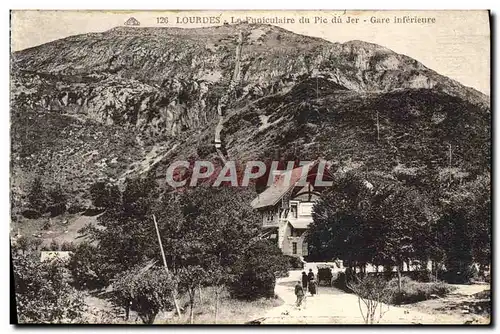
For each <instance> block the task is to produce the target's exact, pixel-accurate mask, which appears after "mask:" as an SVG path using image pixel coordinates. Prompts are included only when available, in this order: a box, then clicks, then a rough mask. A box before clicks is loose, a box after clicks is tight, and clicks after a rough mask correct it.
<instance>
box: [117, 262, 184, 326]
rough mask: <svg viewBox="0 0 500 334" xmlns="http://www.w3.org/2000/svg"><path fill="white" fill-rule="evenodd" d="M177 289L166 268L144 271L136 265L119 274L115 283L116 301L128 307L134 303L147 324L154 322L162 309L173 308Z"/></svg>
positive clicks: (134, 306)
mask: <svg viewBox="0 0 500 334" xmlns="http://www.w3.org/2000/svg"><path fill="white" fill-rule="evenodd" d="M175 289H176V284H175V281H174V280H173V278H172V276H171V275H170V274H167V273H166V272H165V269H164V268H151V269H149V270H145V271H144V270H141V269H140V268H139V267H136V268H134V269H132V270H129V271H127V272H125V273H121V274H119V275H118V277H117V279H116V280H115V282H114V283H113V293H114V299H115V302H116V303H117V304H118V305H120V306H126V307H128V305H130V303H132V307H133V308H134V309H135V310H136V311H137V314H138V315H139V317H140V318H141V319H142V321H143V322H144V323H145V324H152V323H153V322H154V320H155V319H156V316H157V315H158V313H159V312H160V311H162V310H165V311H168V310H171V309H173V300H172V292H173V291H175ZM127 313H128V312H127Z"/></svg>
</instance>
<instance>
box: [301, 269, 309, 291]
mask: <svg viewBox="0 0 500 334" xmlns="http://www.w3.org/2000/svg"><path fill="white" fill-rule="evenodd" d="M308 282H309V277H307V274H306V272H305V271H303V272H302V288H303V289H304V291H306V290H307V285H308V284H307V283H308Z"/></svg>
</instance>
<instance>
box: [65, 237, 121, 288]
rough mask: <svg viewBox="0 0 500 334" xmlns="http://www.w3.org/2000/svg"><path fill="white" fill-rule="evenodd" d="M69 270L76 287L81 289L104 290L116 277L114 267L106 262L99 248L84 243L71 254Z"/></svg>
mask: <svg viewBox="0 0 500 334" xmlns="http://www.w3.org/2000/svg"><path fill="white" fill-rule="evenodd" d="M110 267H111V269H110ZM68 268H69V270H70V271H71V275H72V276H73V283H74V285H75V286H76V287H78V288H80V289H98V288H102V287H104V286H106V285H107V284H108V283H109V282H110V280H111V279H112V278H113V276H114V270H113V269H114V266H113V265H112V264H109V263H108V262H106V259H104V258H103V256H102V255H101V254H100V253H99V249H98V247H97V246H95V245H92V244H90V243H88V242H82V243H81V244H79V245H78V246H77V247H76V249H75V250H74V251H73V253H72V254H71V257H70V260H69V262H68Z"/></svg>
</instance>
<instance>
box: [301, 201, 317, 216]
mask: <svg viewBox="0 0 500 334" xmlns="http://www.w3.org/2000/svg"><path fill="white" fill-rule="evenodd" d="M313 205H314V203H300V215H301V216H310V215H311V213H312V208H313Z"/></svg>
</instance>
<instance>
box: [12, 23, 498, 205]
mask: <svg viewBox="0 0 500 334" xmlns="http://www.w3.org/2000/svg"><path fill="white" fill-rule="evenodd" d="M240 33H241V34H242V37H243V38H242V40H243V43H242V49H241V57H240V60H239V69H240V70H239V73H238V74H239V75H238V76H239V78H240V79H239V81H238V83H237V84H236V85H235V90H234V92H233V93H231V95H230V100H229V104H228V108H227V114H226V115H225V117H224V120H223V121H222V123H221V124H222V133H221V134H222V138H223V140H224V144H225V146H226V148H227V151H228V154H229V157H230V159H233V160H239V161H246V160H252V159H266V158H272V157H273V156H274V155H275V152H276V150H278V149H279V150H280V151H281V153H282V155H285V154H287V155H288V156H293V157H300V158H301V159H306V158H316V157H317V156H318V155H323V156H324V157H325V158H327V159H330V160H333V161H336V162H337V163H338V164H339V165H341V166H343V167H344V168H360V169H363V170H367V171H375V172H379V173H383V174H386V175H394V174H401V173H406V174H411V175H413V174H415V175H422V174H426V173H434V174H436V175H441V174H443V173H445V174H446V173H448V174H449V173H451V172H453V174H454V175H457V177H461V178H473V177H475V176H477V175H478V174H481V173H484V172H487V171H489V166H490V136H491V134H490V117H491V115H490V103H489V97H488V96H486V95H484V94H482V93H480V92H478V91H476V90H474V89H472V88H469V87H465V86H463V85H461V84H460V83H458V82H456V81H454V80H451V79H449V78H447V77H445V76H442V75H440V74H438V73H436V72H435V71H433V70H431V69H429V68H427V67H425V66H424V65H422V64H421V63H419V62H418V61H416V60H414V59H412V58H410V57H407V56H405V55H401V54H397V53H395V52H393V51H391V50H389V49H387V48H385V47H383V46H379V45H375V44H371V43H366V42H362V41H351V42H346V43H331V42H328V41H325V40H322V39H319V38H312V37H308V36H302V35H297V34H294V33H292V32H290V31H287V30H285V29H282V28H278V27H275V26H271V25H255V24H238V25H223V26H218V27H209V28H196V29H181V28H138V27H118V28H114V29H111V30H109V31H106V32H103V33H92V34H83V35H77V36H70V37H67V38H64V39H61V40H57V41H53V42H50V43H46V44H43V45H40V46H37V47H33V48H30V49H26V50H22V51H18V52H14V53H13V54H12V59H11V115H12V117H11V119H12V139H13V140H12V173H13V178H12V179H13V182H12V187H13V193H14V195H15V196H14V197H13V198H14V199H18V202H19V203H22V201H23V200H22V199H23V198H24V193H25V191H26V189H27V188H26V184H27V182H29V180H30V179H31V178H32V177H33V175H34V174H40V173H43V175H45V177H46V179H47V180H48V181H49V180H58V182H60V183H62V184H65V185H68V187H70V188H71V189H70V190H68V191H70V192H71V193H74V194H78V195H77V196H75V198H76V199H77V201H80V202H81V201H85V200H87V198H86V196H87V195H86V192H87V189H88V186H89V184H90V183H91V182H93V181H95V180H97V179H99V178H103V177H110V178H113V179H115V180H118V181H120V180H124V178H125V177H127V176H133V175H141V174H144V173H146V172H148V171H154V172H156V173H157V176H158V178H159V179H160V178H161V177H162V175H164V174H163V173H164V172H165V170H166V166H167V165H168V164H169V163H170V162H172V161H174V160H177V159H180V158H188V157H195V158H196V157H199V158H204V159H210V158H215V157H216V156H217V154H216V152H215V149H214V148H213V145H212V144H211V143H212V142H213V140H214V131H215V128H216V126H217V124H218V121H219V120H218V117H217V105H218V102H219V100H220V98H221V96H222V95H224V94H225V92H226V91H227V90H228V87H229V86H230V82H231V78H232V77H233V75H234V73H233V72H234V68H235V62H236V61H235V58H236V57H235V54H236V51H235V50H236V48H237V45H238V36H239V34H240ZM377 119H378V126H379V131H378V135H377V130H376V128H377ZM448 144H449V145H451V148H452V152H453V153H452V157H453V158H452V165H451V166H450V164H449V157H448V146H447V145H448ZM448 174H447V175H448ZM69 185H71V186H69Z"/></svg>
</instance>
